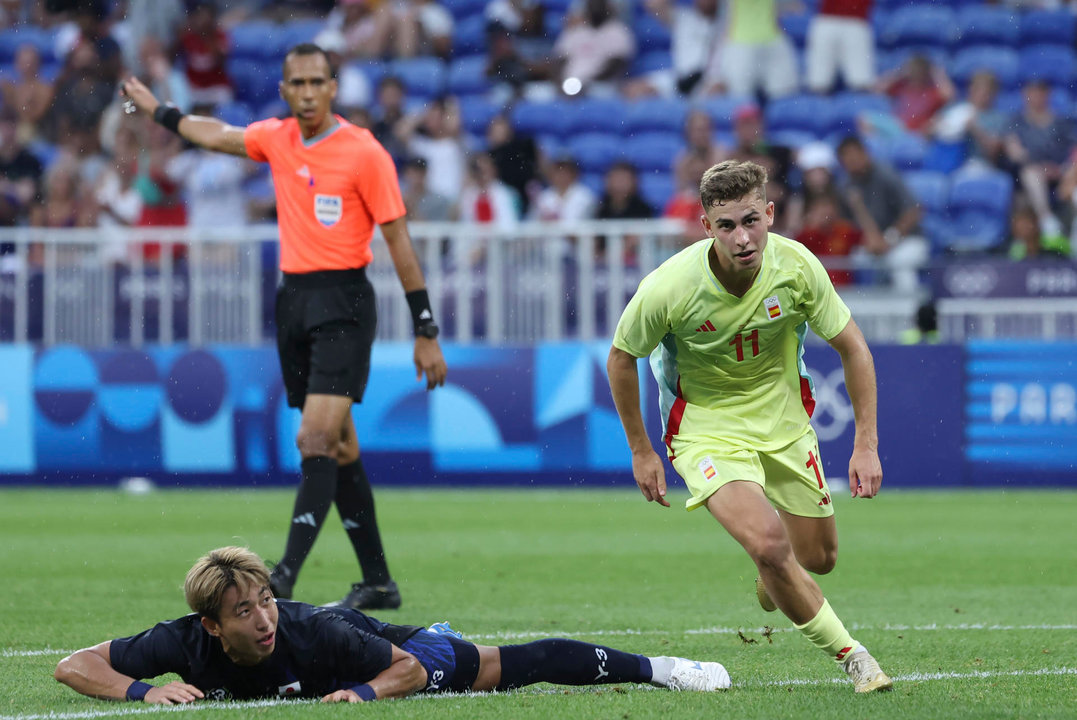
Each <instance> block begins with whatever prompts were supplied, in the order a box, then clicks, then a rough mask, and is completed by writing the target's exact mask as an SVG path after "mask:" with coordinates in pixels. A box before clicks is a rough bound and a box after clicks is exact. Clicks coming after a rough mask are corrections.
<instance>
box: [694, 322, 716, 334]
mask: <svg viewBox="0 0 1077 720" xmlns="http://www.w3.org/2000/svg"><path fill="white" fill-rule="evenodd" d="M696 332H718V328H716V327H714V324H713V323H712V322H711V321H710V320H708V321H707V322H705V323H703V324H702V325H700V326H699V327H697V328H696Z"/></svg>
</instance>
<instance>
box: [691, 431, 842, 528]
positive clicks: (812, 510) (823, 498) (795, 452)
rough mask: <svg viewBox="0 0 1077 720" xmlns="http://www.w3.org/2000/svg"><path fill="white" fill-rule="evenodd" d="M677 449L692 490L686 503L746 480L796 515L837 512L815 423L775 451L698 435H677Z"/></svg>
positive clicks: (700, 502) (700, 501) (699, 502)
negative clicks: (749, 447)
mask: <svg viewBox="0 0 1077 720" xmlns="http://www.w3.org/2000/svg"><path fill="white" fill-rule="evenodd" d="M674 450H675V451H676V453H677V457H676V459H674V460H673V467H674V468H675V469H676V470H677V472H678V473H679V474H680V476H681V477H682V478H684V482H685V484H686V485H687V486H688V490H689V492H691V493H692V497H690V498H689V499H688V501H687V502H686V503H685V507H686V508H687V509H688V510H695V509H696V508H698V507H700V506H702V505H703V504H704V503H706V502H707V498H709V497H710V496H711V495H713V494H714V493H715V492H717V490H718V488H720V487H722V486H723V485H725V484H726V483H727V482H732V481H734V480H747V481H749V482H754V483H757V484H758V485H760V486H761V487H762V488H763V492H765V493H766V495H767V499H768V500H770V502H771V504H772V505H774V507H776V508H779V509H781V510H784V511H786V512H787V513H790V514H792V515H802V516H804V517H830V516H831V515H833V514H834V505H833V503H832V502H831V500H830V487H829V486H828V485H827V482H826V476H825V475H824V474H823V463H822V460H820V458H819V441H818V439H817V438H816V437H815V431H814V430H812V429H811V428H810V427H809V428H808V432H806V433H805V434H804V435H802V436H801V437H800V438H799V439H798V440H795V441H794V442H792V443H791V444H789V445H787V446H786V447H784V448H782V449H780V450H776V451H774V452H758V451H755V450H748V449H746V448H743V447H738V446H735V445H730V444H727V443H724V442H722V441H721V440H719V439H717V438H707V437H700V436H698V435H696V436H692V437H691V438H690V439H689V440H687V441H684V440H681V439H680V438H678V440H676V441H675V442H674Z"/></svg>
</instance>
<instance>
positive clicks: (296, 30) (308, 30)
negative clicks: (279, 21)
mask: <svg viewBox="0 0 1077 720" xmlns="http://www.w3.org/2000/svg"><path fill="white" fill-rule="evenodd" d="M324 29H325V20H321V19H318V18H302V19H299V18H297V19H295V20H289V21H288V22H286V23H284V24H283V25H281V26H280V28H279V29H278V31H277V32H278V33H279V37H280V44H279V46H280V49H281V55H282V56H283V55H284V54H285V53H287V52H288V51H289V50H291V49H292V48H294V47H295V46H296V45H299V44H300V43H309V42H314V38H316V37H317V36H318V33H320V32H321V31H322V30H324Z"/></svg>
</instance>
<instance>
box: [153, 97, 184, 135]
mask: <svg viewBox="0 0 1077 720" xmlns="http://www.w3.org/2000/svg"><path fill="white" fill-rule="evenodd" d="M182 119H183V113H182V112H180V109H179V108H178V107H176V106H175V105H169V104H168V103H161V104H160V105H158V106H157V107H155V108H154V109H153V121H154V122H155V123H157V124H158V125H162V126H164V127H166V128H168V129H169V130H171V131H172V132H174V133H176V134H177V135H179V124H180V120H182Z"/></svg>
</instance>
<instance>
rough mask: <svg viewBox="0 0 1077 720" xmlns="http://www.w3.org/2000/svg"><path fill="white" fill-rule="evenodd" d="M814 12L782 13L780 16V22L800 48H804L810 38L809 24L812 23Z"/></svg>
mask: <svg viewBox="0 0 1077 720" xmlns="http://www.w3.org/2000/svg"><path fill="white" fill-rule="evenodd" d="M812 15H813V13H806V12H802V13H782V15H780V16H779V17H778V21H779V24H780V25H781V27H782V30H785V34H786V35H788V36H789V39H790V40H792V41H793V44H794V45H796V47H797V48H798V49H801V50H802V49H803V48H804V44H805V43H806V41H807V38H808V26H809V25H811V19H812Z"/></svg>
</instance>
